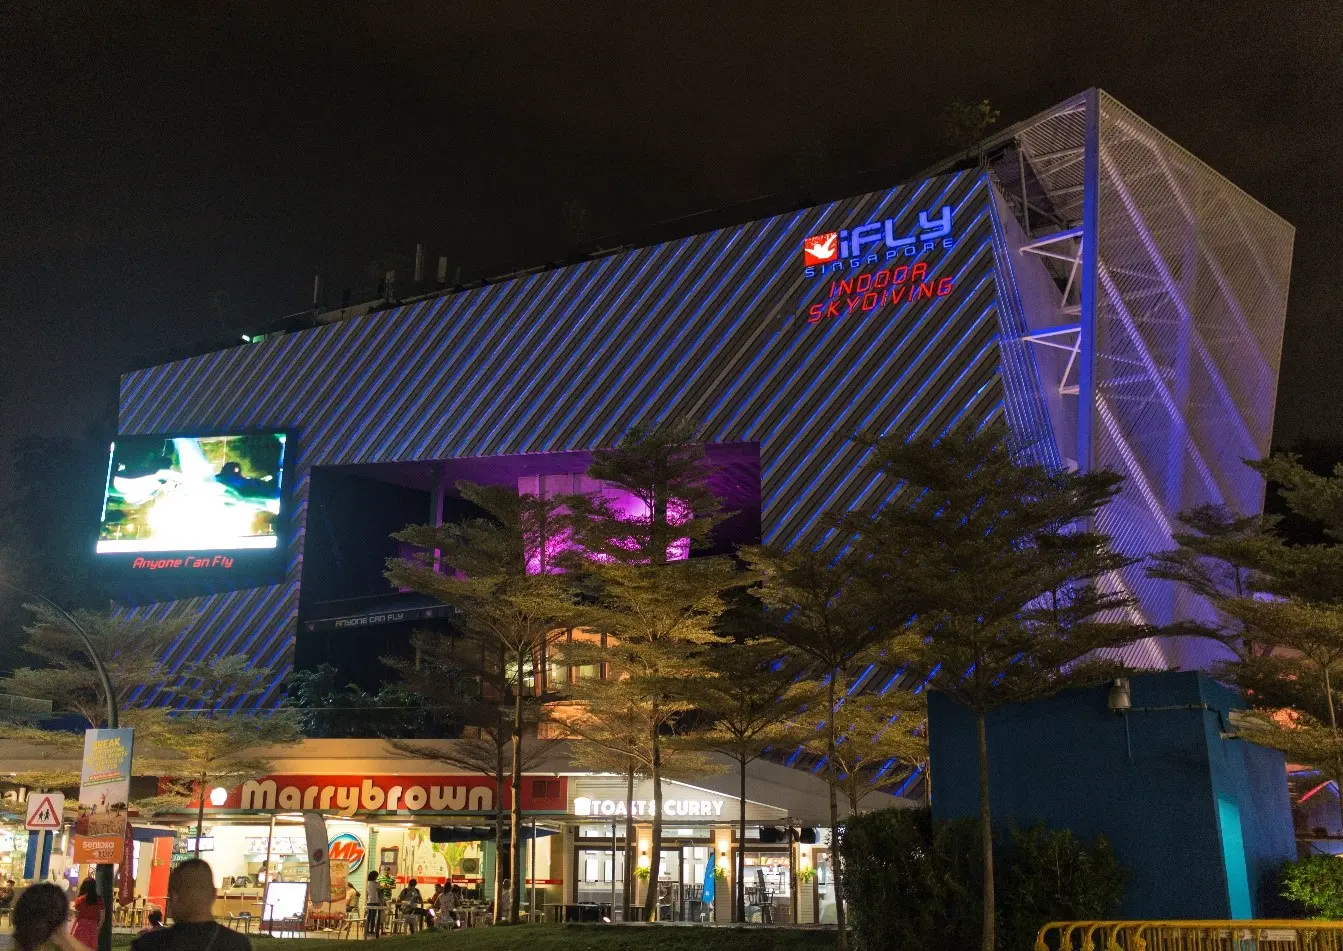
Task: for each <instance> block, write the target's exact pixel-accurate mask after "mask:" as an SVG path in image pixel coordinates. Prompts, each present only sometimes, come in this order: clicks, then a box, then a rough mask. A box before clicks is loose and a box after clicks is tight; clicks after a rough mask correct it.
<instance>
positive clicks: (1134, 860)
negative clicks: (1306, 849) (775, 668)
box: [929, 671, 1296, 918]
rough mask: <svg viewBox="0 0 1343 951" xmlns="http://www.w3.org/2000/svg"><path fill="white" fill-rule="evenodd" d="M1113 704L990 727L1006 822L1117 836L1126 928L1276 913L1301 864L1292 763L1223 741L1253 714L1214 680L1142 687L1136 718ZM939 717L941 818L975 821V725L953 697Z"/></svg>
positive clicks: (1095, 699) (1169, 678)
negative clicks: (1279, 880)
mask: <svg viewBox="0 0 1343 951" xmlns="http://www.w3.org/2000/svg"><path fill="white" fill-rule="evenodd" d="M1107 694H1108V687H1098V688H1090V689H1085V690H1074V691H1068V692H1066V693H1063V694H1060V695H1059V696H1057V697H1053V698H1051V699H1049V700H1043V701H1038V702H1034V703H1026V704H1018V705H1014V706H1012V707H1007V708H1004V709H1002V710H999V711H997V712H996V713H994V714H993V715H991V716H990V717H989V722H988V733H989V784H990V787H989V788H990V799H991V804H992V808H993V816H994V822H995V825H996V826H997V827H998V828H999V829H1006V828H1008V827H1011V826H1018V827H1025V826H1030V825H1034V824H1035V823H1037V822H1044V823H1045V824H1046V825H1048V826H1051V827H1053V828H1060V829H1063V828H1067V829H1072V830H1073V832H1074V833H1076V834H1077V835H1078V836H1079V837H1082V838H1084V839H1090V838H1094V837H1096V836H1098V835H1104V836H1105V837H1106V838H1107V839H1108V840H1109V841H1110V844H1111V845H1112V847H1113V848H1114V850H1115V854H1116V856H1117V857H1118V859H1119V861H1120V862H1121V863H1122V864H1123V865H1124V866H1125V867H1126V868H1127V869H1129V870H1130V872H1131V874H1132V880H1131V882H1130V885H1129V889H1128V893H1127V895H1126V896H1125V900H1124V904H1123V906H1122V908H1121V910H1120V913H1121V915H1123V916H1124V917H1133V918H1249V917H1253V916H1255V915H1261V916H1262V914H1264V913H1265V912H1272V911H1273V910H1274V909H1273V903H1272V896H1271V885H1269V884H1268V882H1269V880H1270V879H1271V877H1272V873H1273V871H1274V870H1275V869H1276V867H1277V866H1278V865H1279V864H1280V863H1281V862H1283V861H1285V860H1287V859H1292V858H1295V857H1296V847H1295V837H1294V832H1293V828H1292V815H1291V805H1290V800H1289V798H1288V793H1287V776H1286V771H1285V768H1284V764H1283V759H1282V755H1281V754H1280V753H1278V752H1276V751H1274V750H1267V749H1263V748H1262V747H1257V746H1254V745H1253V744H1250V743H1246V742H1244V741H1243V740H1227V739H1223V738H1222V734H1223V733H1224V732H1231V731H1230V725H1229V722H1228V721H1227V716H1226V715H1227V713H1228V712H1229V711H1230V710H1231V709H1233V708H1237V707H1240V706H1243V704H1242V703H1241V702H1240V701H1239V699H1238V698H1236V696H1235V695H1234V694H1232V693H1231V692H1230V691H1228V690H1227V689H1226V688H1224V687H1222V686H1221V685H1220V684H1218V683H1216V682H1215V681H1213V680H1211V679H1210V678H1208V677H1207V676H1205V675H1203V674H1200V673H1196V672H1180V671H1173V672H1165V673H1154V674H1143V675H1140V676H1135V677H1133V678H1132V700H1133V708H1134V709H1133V711H1132V712H1131V713H1129V714H1127V715H1123V716H1121V715H1118V714H1115V713H1111V712H1110V710H1109V709H1108V707H1107V705H1106V697H1107ZM1204 705H1206V707H1207V709H1203V708H1202V707H1203V706H1204ZM1143 708H1175V709H1143ZM929 717H930V739H931V747H932V753H931V756H932V789H933V814H934V817H935V818H937V819H953V818H963V817H973V816H975V815H977V814H978V808H979V803H978V785H977V766H976V755H975V728H974V718H973V717H972V716H971V715H970V713H969V712H968V711H967V710H965V709H964V708H963V707H960V706H959V705H957V704H956V703H955V702H953V701H952V700H950V699H949V698H948V697H946V696H944V695H941V694H934V695H933V696H932V697H931V698H930V701H929Z"/></svg>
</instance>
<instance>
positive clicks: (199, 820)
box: [195, 776, 205, 858]
mask: <svg viewBox="0 0 1343 951" xmlns="http://www.w3.org/2000/svg"><path fill="white" fill-rule="evenodd" d="M204 834H205V777H204V776H202V777H201V778H200V779H198V780H197V781H196V855H195V857H196V858H200V857H201V836H202V835H204Z"/></svg>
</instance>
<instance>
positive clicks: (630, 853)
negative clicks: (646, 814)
mask: <svg viewBox="0 0 1343 951" xmlns="http://www.w3.org/2000/svg"><path fill="white" fill-rule="evenodd" d="M633 802H634V757H632V756H631V757H630V761H629V766H628V767H627V768H626V770H625V875H624V895H623V896H622V897H621V904H622V906H623V907H622V908H621V914H620V920H621V921H622V922H629V921H630V919H631V918H632V917H633V913H634V867H635V864H636V863H637V862H638V858H639V855H638V852H637V851H636V849H637V848H638V843H637V842H636V841H635V839H634V807H633V805H632V804H633ZM611 874H612V875H614V874H615V869H614V868H613V869H611Z"/></svg>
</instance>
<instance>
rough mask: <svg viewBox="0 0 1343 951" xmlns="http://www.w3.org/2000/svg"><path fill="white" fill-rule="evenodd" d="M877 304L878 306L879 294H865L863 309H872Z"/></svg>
mask: <svg viewBox="0 0 1343 951" xmlns="http://www.w3.org/2000/svg"><path fill="white" fill-rule="evenodd" d="M876 306H877V295H876V294H875V293H872V292H868V293H867V294H864V295H863V310H871V309H872V308H873V307H876Z"/></svg>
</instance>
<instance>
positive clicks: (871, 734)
mask: <svg viewBox="0 0 1343 951" xmlns="http://www.w3.org/2000/svg"><path fill="white" fill-rule="evenodd" d="M820 712H821V713H822V714H823V715H825V716H826V717H829V718H833V719H834V720H835V736H836V740H835V752H834V756H833V758H831V759H828V760H827V761H826V764H825V769H826V770H827V772H828V773H831V772H832V773H834V776H835V783H836V785H837V786H838V787H839V788H840V789H841V790H842V791H843V792H844V794H845V796H847V797H848V800H849V815H851V816H856V815H858V813H859V802H860V801H861V800H862V798H863V796H864V795H865V794H866V793H867V792H868V791H870V790H871V789H873V788H876V787H877V786H878V785H879V784H880V782H881V777H882V775H883V774H884V773H885V771H886V770H887V768H888V767H889V765H890V764H891V763H892V761H896V762H900V763H905V764H908V765H917V764H919V763H922V762H924V761H925V760H926V759H927V758H928V734H927V725H928V705H927V701H926V700H925V698H924V695H923V694H921V693H914V692H913V691H911V690H902V689H898V688H897V689H892V690H889V691H887V692H886V693H884V694H870V693H869V694H857V695H854V696H852V697H844V698H842V699H841V700H840V701H839V703H838V704H837V705H836V706H835V708H834V710H833V711H827V710H822V711H820ZM824 735H825V733H822V736H824ZM807 746H808V747H809V748H810V749H811V750H812V751H813V752H817V751H819V750H823V749H825V743H824V741H821V742H818V740H817V736H816V731H813V732H812V734H811V735H810V736H809V737H808V741H807Z"/></svg>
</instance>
